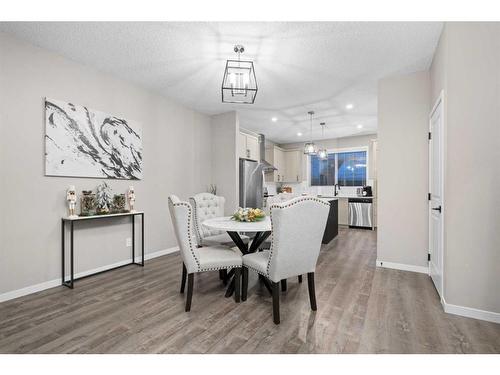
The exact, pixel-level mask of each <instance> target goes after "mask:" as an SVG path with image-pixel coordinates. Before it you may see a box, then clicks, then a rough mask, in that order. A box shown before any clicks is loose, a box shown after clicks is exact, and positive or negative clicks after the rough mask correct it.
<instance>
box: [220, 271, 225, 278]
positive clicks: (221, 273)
mask: <svg viewBox="0 0 500 375" xmlns="http://www.w3.org/2000/svg"><path fill="white" fill-rule="evenodd" d="M223 271H225V270H219V280H224V272H223Z"/></svg>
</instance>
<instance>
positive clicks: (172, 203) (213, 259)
mask: <svg viewBox="0 0 500 375" xmlns="http://www.w3.org/2000/svg"><path fill="white" fill-rule="evenodd" d="M168 208H169V210H170V216H171V217H172V223H173V226H174V232H175V236H176V237H177V242H178V244H179V249H180V253H181V257H182V262H183V267H182V282H181V293H184V286H185V284H186V277H187V282H188V290H187V298H186V311H189V310H190V309H191V300H192V297H193V284H194V274H195V273H198V272H206V271H218V270H227V269H234V270H235V272H234V274H235V291H234V292H235V293H234V297H235V300H236V302H240V275H241V265H242V261H241V255H240V254H238V253H236V252H235V251H233V250H231V249H230V248H227V247H224V246H207V247H204V248H203V249H199V248H198V247H197V246H196V245H195V243H194V241H193V238H194V237H193V215H192V208H191V205H190V204H189V202H184V201H181V200H179V198H178V197H177V196H175V195H171V196H170V197H168Z"/></svg>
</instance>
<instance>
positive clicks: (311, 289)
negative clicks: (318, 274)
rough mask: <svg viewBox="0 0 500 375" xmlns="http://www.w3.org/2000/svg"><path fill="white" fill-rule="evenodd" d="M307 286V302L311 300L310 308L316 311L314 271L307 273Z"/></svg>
mask: <svg viewBox="0 0 500 375" xmlns="http://www.w3.org/2000/svg"><path fill="white" fill-rule="evenodd" d="M307 286H308V287H309V302H311V310H313V311H316V310H317V309H318V307H317V306H316V291H315V288H314V272H309V273H308V274H307Z"/></svg>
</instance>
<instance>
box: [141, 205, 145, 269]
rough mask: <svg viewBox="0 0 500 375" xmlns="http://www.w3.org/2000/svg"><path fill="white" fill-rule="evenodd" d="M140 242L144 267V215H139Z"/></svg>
mask: <svg viewBox="0 0 500 375" xmlns="http://www.w3.org/2000/svg"><path fill="white" fill-rule="evenodd" d="M141 242H142V264H141V266H143V267H144V214H141Z"/></svg>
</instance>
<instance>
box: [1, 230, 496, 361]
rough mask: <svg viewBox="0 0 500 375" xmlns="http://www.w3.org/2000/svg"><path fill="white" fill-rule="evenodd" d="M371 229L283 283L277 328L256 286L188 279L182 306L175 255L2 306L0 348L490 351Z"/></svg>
mask: <svg viewBox="0 0 500 375" xmlns="http://www.w3.org/2000/svg"><path fill="white" fill-rule="evenodd" d="M375 245H376V233H375V232H372V231H365V230H352V229H341V230H340V232H339V236H338V237H337V239H335V240H334V241H332V242H331V243H330V244H329V245H326V246H323V249H322V251H321V254H320V258H319V262H318V267H317V270H316V293H317V300H318V311H317V312H313V311H311V310H310V308H309V300H308V294H307V282H304V283H302V284H299V283H298V282H297V279H296V278H294V279H289V280H288V291H287V292H285V293H282V294H281V325H279V326H276V325H274V324H273V321H272V305H271V297H270V295H269V294H268V292H267V290H266V289H265V288H264V287H263V286H261V285H257V286H256V287H254V288H253V289H251V290H250V291H249V297H248V300H247V301H246V302H243V303H240V304H236V303H234V300H233V299H227V298H224V287H223V286H222V285H221V283H220V281H219V279H218V272H211V273H205V274H200V275H197V276H196V277H195V290H194V296H193V305H192V308H191V312H190V313H185V312H184V297H183V296H182V295H181V294H179V286H180V276H181V261H180V256H179V255H178V254H172V255H167V256H163V257H160V258H156V259H154V260H151V261H149V262H147V263H146V266H145V267H144V268H140V267H133V266H130V267H126V268H122V269H119V270H116V271H112V272H109V273H105V274H102V275H97V276H94V277H90V278H88V279H84V280H81V281H78V282H76V284H75V289H74V290H70V289H67V288H65V287H58V288H53V289H50V290H47V291H43V292H40V293H36V294H32V295H29V296H25V297H22V298H18V299H16V300H12V301H8V302H4V303H1V304H0V353H500V325H498V324H494V323H488V322H483V321H479V320H474V319H469V318H463V317H458V316H454V315H449V314H445V313H444V312H443V310H442V308H441V305H440V303H439V299H438V296H437V293H436V292H435V290H434V287H433V286H432V283H431V281H430V279H429V277H428V276H426V275H423V274H417V273H412V272H403V271H395V270H388V269H378V268H376V267H375V258H376V250H375Z"/></svg>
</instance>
